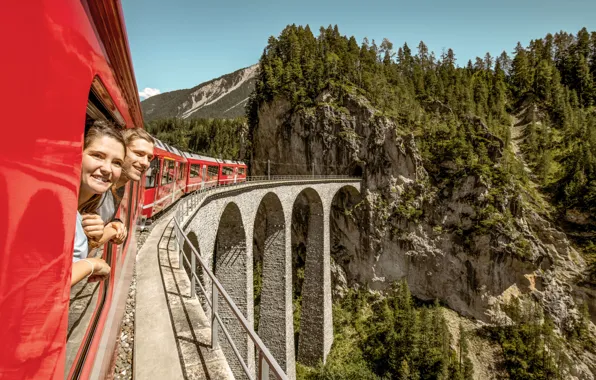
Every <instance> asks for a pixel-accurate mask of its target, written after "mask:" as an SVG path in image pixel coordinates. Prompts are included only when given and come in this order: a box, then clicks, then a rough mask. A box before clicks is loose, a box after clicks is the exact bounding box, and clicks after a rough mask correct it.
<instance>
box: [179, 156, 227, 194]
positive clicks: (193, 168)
mask: <svg viewBox="0 0 596 380" xmlns="http://www.w3.org/2000/svg"><path fill="white" fill-rule="evenodd" d="M184 157H186V160H187V161H188V176H187V181H186V189H187V192H193V191H195V190H200V189H203V188H207V187H211V186H215V185H217V178H218V173H219V162H218V160H217V159H216V158H211V157H207V156H201V155H198V154H194V153H188V152H185V153H184Z"/></svg>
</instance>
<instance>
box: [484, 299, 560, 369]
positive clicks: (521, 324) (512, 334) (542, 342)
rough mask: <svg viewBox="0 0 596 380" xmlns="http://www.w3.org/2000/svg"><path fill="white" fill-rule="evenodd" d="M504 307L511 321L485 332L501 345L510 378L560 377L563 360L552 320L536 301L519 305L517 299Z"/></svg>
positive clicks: (487, 329) (488, 328)
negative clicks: (525, 305) (523, 305)
mask: <svg viewBox="0 0 596 380" xmlns="http://www.w3.org/2000/svg"><path fill="white" fill-rule="evenodd" d="M504 310H505V311H506V312H507V313H508V315H509V316H510V317H511V319H512V320H513V324H512V325H510V326H500V327H487V328H486V329H485V332H486V335H487V337H489V338H490V339H492V340H494V341H496V342H497V343H498V344H499V345H500V346H501V349H502V351H503V357H504V363H503V364H504V367H505V368H506V369H507V372H508V373H509V377H510V379H512V380H517V379H519V380H521V379H524V380H525V379H536V380H538V379H563V373H564V370H565V369H566V365H567V363H565V361H564V356H563V355H562V349H563V343H562V341H561V339H560V338H559V337H557V335H556V334H555V333H554V328H555V326H554V323H553V322H552V320H550V319H549V318H545V317H544V315H543V314H542V309H541V308H540V307H539V306H538V305H536V304H531V305H530V307H525V308H522V306H521V303H520V302H519V300H518V299H517V298H516V299H514V301H513V302H512V303H511V304H510V305H509V306H508V307H507V308H505V309H504Z"/></svg>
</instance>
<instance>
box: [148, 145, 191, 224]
mask: <svg viewBox="0 0 596 380" xmlns="http://www.w3.org/2000/svg"><path fill="white" fill-rule="evenodd" d="M153 156H154V157H153V160H152V161H151V163H150V166H149V170H148V171H147V173H146V174H145V191H144V195H143V220H142V221H141V224H143V223H144V220H146V219H147V218H151V217H153V216H154V215H155V214H157V213H159V212H161V211H163V210H165V209H166V208H168V207H169V206H170V205H171V204H173V203H174V202H176V200H178V199H179V198H180V197H181V196H182V195H183V194H184V188H185V187H186V176H185V173H184V166H183V165H186V158H185V157H184V156H183V154H182V152H181V151H180V150H178V149H177V148H175V147H172V146H170V145H168V144H166V143H164V142H162V141H160V140H158V139H155V149H154V151H153Z"/></svg>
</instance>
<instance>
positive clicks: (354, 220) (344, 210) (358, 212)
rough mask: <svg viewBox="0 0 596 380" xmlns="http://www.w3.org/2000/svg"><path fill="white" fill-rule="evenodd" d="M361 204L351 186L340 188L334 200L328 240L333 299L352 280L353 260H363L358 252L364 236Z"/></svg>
mask: <svg viewBox="0 0 596 380" xmlns="http://www.w3.org/2000/svg"><path fill="white" fill-rule="evenodd" d="M361 202H362V195H361V194H360V192H359V191H358V189H356V188H355V187H354V186H352V185H346V186H343V187H341V188H339V189H337V191H336V192H335V194H334V195H333V198H332V201H331V207H330V210H329V212H330V215H329V234H330V237H329V239H330V254H331V259H332V264H331V283H332V289H334V294H333V296H338V295H340V293H341V292H342V290H343V289H344V288H345V286H346V285H347V283H348V281H349V280H350V279H351V278H350V275H349V274H350V271H349V267H350V265H351V264H353V263H354V258H356V257H361V256H359V250H360V247H361V246H362V245H361V238H362V237H361V233H360V229H359V228H358V223H359V222H360V221H361V220H362V217H363V215H362V213H363V208H362V205H361V204H360V203H361ZM359 204H360V205H359ZM338 285H339V286H338Z"/></svg>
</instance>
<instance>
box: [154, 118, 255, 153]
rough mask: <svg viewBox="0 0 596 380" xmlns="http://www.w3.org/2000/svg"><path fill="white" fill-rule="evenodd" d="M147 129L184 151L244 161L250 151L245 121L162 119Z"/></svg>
mask: <svg viewBox="0 0 596 380" xmlns="http://www.w3.org/2000/svg"><path fill="white" fill-rule="evenodd" d="M145 129H147V131H148V132H149V133H151V134H152V135H153V136H155V137H157V138H158V139H160V140H161V141H163V142H165V143H167V144H171V145H173V146H175V147H177V148H178V149H181V150H183V151H190V152H192V153H198V154H203V155H207V156H211V157H216V158H223V159H243V158H244V157H242V151H243V149H247V148H248V143H247V140H246V135H247V132H248V129H247V125H246V119H244V118H237V119H177V118H169V119H160V120H153V121H151V122H149V123H148V124H147V125H146V126H145Z"/></svg>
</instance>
